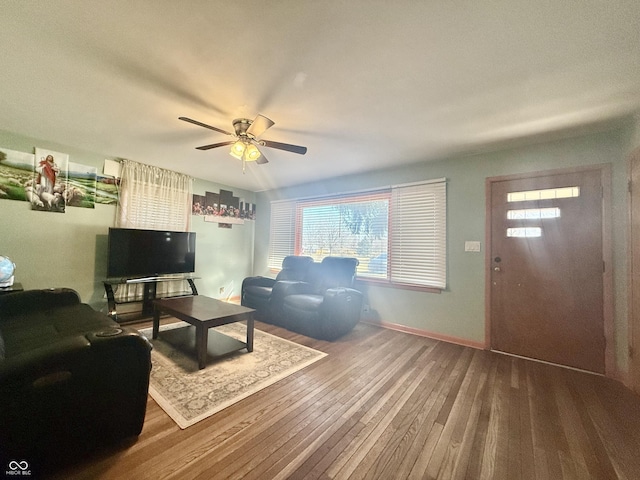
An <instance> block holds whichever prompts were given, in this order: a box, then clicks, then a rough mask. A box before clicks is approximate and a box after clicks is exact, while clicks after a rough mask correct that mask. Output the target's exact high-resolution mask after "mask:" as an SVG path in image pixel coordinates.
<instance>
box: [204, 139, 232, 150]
mask: <svg viewBox="0 0 640 480" xmlns="http://www.w3.org/2000/svg"><path fill="white" fill-rule="evenodd" d="M233 143H235V140H231V141H229V142H220V143H212V144H211V145H203V146H201V147H196V150H211V149H212V148H216V147H224V146H225V145H231V144H233Z"/></svg>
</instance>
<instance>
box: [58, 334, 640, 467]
mask: <svg viewBox="0 0 640 480" xmlns="http://www.w3.org/2000/svg"><path fill="white" fill-rule="evenodd" d="M256 323H257V325H256V328H259V329H261V330H263V331H267V332H270V333H273V334H276V335H279V336H281V337H283V338H287V339H290V340H293V341H295V342H298V343H301V344H304V345H307V346H310V347H313V348H316V349H318V350H322V351H324V352H327V353H328V356H327V357H325V358H324V359H322V360H320V361H318V362H316V363H314V364H313V365H311V366H309V367H307V368H305V369H304V370H302V371H300V372H297V373H296V374H294V375H292V376H290V377H288V378H285V379H284V380H281V381H279V382H277V383H276V384H274V385H272V386H270V387H268V388H267V389H265V390H262V391H260V392H258V393H256V394H254V395H252V396H250V397H248V398H246V399H244V400H242V401H241V402H239V403H237V404H235V405H233V406H231V407H229V408H227V409H225V410H223V411H221V412H219V413H217V414H215V415H214V416H212V417H210V418H208V419H206V420H203V421H201V422H199V423H197V424H196V425H194V426H192V427H189V428H187V429H186V430H180V428H178V426H177V425H176V424H175V423H174V422H173V420H171V419H170V418H169V416H167V415H166V414H165V412H164V411H163V410H162V409H160V407H158V405H157V404H156V403H155V402H154V401H153V400H152V399H151V398H149V400H148V409H147V417H146V420H145V424H144V428H143V430H142V434H141V435H140V437H139V438H138V439H137V441H135V442H128V443H126V444H123V445H119V446H117V447H113V448H109V449H107V450H105V451H102V452H99V453H96V455H95V456H93V458H87V459H84V460H83V461H82V462H80V463H78V464H77V465H75V466H73V467H70V468H67V469H66V470H64V471H61V472H59V474H58V475H57V476H56V477H57V478H61V479H62V478H64V479H120V478H122V479H154V480H155V479H181V480H185V479H188V480H191V479H207V480H208V479H232V478H244V479H275V478H279V479H285V478H291V479H313V478H320V479H330V478H339V479H347V478H348V479H359V478H376V479H405V478H407V479H408V478H416V479H429V478H443V479H444V478H456V479H463V478H466V479H530V478H531V479H533V478H537V479H552V480H558V479H580V480H583V479H589V478H592V479H599V480H601V479H614V478H621V479H640V397H638V396H637V395H635V394H633V393H631V392H630V391H629V390H628V389H626V388H624V387H623V386H621V385H620V384H619V383H617V382H615V381H613V380H609V379H606V378H603V377H600V376H596V375H590V374H587V373H583V372H577V371H573V370H568V369H563V368H559V367H556V366H551V365H546V364H542V363H537V362H533V361H528V360H524V359H520V358H513V357H508V356H504V355H500V354H496V353H492V352H488V351H481V350H475V349H472V348H467V347H462V346H458V345H453V344H448V343H444V342H439V341H435V340H431V339H427V338H422V337H418V336H413V335H409V334H405V333H400V332H395V331H390V330H385V329H381V328H378V327H374V326H371V325H366V324H359V325H358V326H357V327H356V329H355V330H354V331H353V332H352V333H351V334H349V335H347V336H346V337H343V338H342V339H340V340H338V341H336V342H332V343H329V342H322V341H317V340H313V339H310V338H307V337H303V336H300V335H296V334H293V333H291V332H288V331H286V330H283V329H280V328H277V327H273V326H271V325H267V324H264V323H260V322H256ZM143 326H146V325H143Z"/></svg>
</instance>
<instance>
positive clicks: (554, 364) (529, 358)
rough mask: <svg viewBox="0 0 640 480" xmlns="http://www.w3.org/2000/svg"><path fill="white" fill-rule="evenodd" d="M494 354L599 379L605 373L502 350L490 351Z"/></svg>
mask: <svg viewBox="0 0 640 480" xmlns="http://www.w3.org/2000/svg"><path fill="white" fill-rule="evenodd" d="M490 351H491V352H493V353H498V354H500V355H506V356H508V357H515V358H520V359H522V360H531V361H532V362H538V363H544V364H545V365H551V366H553V367H560V368H565V369H567V370H574V371H576V372H582V373H589V374H591V375H596V376H597V377H604V376H605V375H604V373H598V372H592V371H591V370H584V369H582V368H577V367H570V366H569V365H562V364H560V363H553V362H547V361H546V360H540V359H538V358H532V357H525V356H523V355H516V354H515V353H509V352H502V351H500V350H493V349H491V350H490Z"/></svg>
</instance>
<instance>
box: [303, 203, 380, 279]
mask: <svg viewBox="0 0 640 480" xmlns="http://www.w3.org/2000/svg"><path fill="white" fill-rule="evenodd" d="M297 218H298V219H299V224H300V225H301V228H300V233H301V235H299V236H298V239H299V245H297V246H296V252H299V254H300V255H308V256H310V257H313V259H314V260H317V261H320V260H322V259H323V258H324V257H326V256H341V257H356V258H358V260H359V261H360V265H359V266H358V274H359V275H364V276H378V277H383V278H386V276H387V249H388V229H389V193H388V192H385V193H382V194H378V195H375V196H366V197H355V198H341V199H333V200H331V201H321V202H318V201H310V202H301V203H299V204H298V206H297Z"/></svg>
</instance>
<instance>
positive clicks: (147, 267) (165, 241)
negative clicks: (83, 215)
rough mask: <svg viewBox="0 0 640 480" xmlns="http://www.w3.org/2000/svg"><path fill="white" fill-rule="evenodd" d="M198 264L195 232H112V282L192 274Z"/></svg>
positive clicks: (109, 249)
mask: <svg viewBox="0 0 640 480" xmlns="http://www.w3.org/2000/svg"><path fill="white" fill-rule="evenodd" d="M195 262H196V234H195V232H172V231H166V230H139V229H134V228H110V229H109V247H108V264H107V276H108V277H109V278H137V277H155V276H158V275H165V274H175V273H192V272H195Z"/></svg>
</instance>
